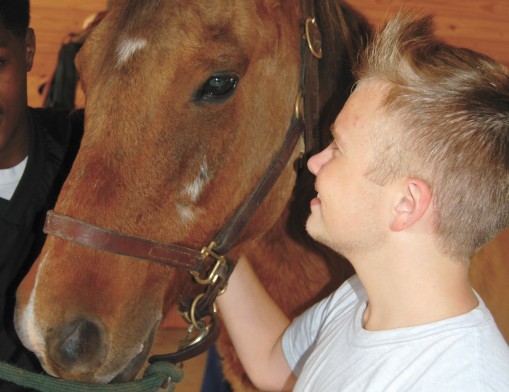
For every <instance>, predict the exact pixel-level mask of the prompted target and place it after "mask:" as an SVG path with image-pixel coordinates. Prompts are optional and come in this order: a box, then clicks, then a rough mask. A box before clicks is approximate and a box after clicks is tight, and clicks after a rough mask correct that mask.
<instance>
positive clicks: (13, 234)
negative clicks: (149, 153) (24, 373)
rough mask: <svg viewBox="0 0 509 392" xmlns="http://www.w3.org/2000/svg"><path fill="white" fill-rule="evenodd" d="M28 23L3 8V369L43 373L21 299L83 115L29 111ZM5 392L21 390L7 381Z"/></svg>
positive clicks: (18, 10) (15, 1)
mask: <svg viewBox="0 0 509 392" xmlns="http://www.w3.org/2000/svg"><path fill="white" fill-rule="evenodd" d="M29 20H30V3H29V0H3V1H2V2H0V361H2V362H8V363H11V364H13V365H15V366H18V367H21V368H24V369H27V370H33V371H40V369H41V368H40V367H39V364H38V361H37V359H36V358H35V357H34V356H33V355H32V354H31V353H30V352H29V351H28V350H26V349H25V348H24V347H23V346H22V344H21V342H20V341H19V339H18V337H17V335H16V332H15V330H14V324H13V311H14V305H15V291H16V288H17V286H18V284H19V282H20V281H21V279H22V278H23V276H24V274H25V273H26V272H27V271H28V269H29V267H30V265H31V264H32V263H33V261H34V260H35V258H36V256H37V254H38V253H39V251H40V249H41V246H42V243H43V242H44V238H45V236H44V234H43V232H42V227H43V223H44V219H45V215H46V211H47V210H48V209H50V208H52V206H53V205H54V203H55V201H56V198H57V195H58V193H59V191H60V188H61V186H62V183H63V182H64V180H65V178H66V176H67V174H68V172H69V170H70V167H71V165H72V162H73V160H74V157H75V155H76V153H77V151H78V148H79V143H80V140H81V136H82V133H83V112H82V111H72V112H70V111H64V110H54V109H33V108H29V107H28V102H27V72H28V71H30V69H31V67H32V62H33V59H34V54H35V34H34V31H33V29H31V28H29ZM0 390H1V391H2V392H8V391H18V390H21V389H20V388H19V387H17V386H16V385H14V384H11V383H7V382H3V381H1V380H0Z"/></svg>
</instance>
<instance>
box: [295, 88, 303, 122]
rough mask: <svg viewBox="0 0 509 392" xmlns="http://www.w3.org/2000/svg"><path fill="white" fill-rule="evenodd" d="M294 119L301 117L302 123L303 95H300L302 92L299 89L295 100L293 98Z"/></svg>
mask: <svg viewBox="0 0 509 392" xmlns="http://www.w3.org/2000/svg"><path fill="white" fill-rule="evenodd" d="M294 116H295V118H296V119H297V120H298V119H300V118H301V117H302V120H303V121H304V120H305V119H304V95H303V94H302V90H301V89H299V92H298V93H297V98H295V113H294Z"/></svg>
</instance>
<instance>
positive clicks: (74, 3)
mask: <svg viewBox="0 0 509 392" xmlns="http://www.w3.org/2000/svg"><path fill="white" fill-rule="evenodd" d="M106 3H107V0H87V1H80V0H64V1H62V0H32V1H31V26H32V27H33V29H34V30H35V34H36V54H35V60H34V66H33V68H32V71H30V73H29V74H28V102H29V104H30V105H31V106H34V107H38V106H41V104H42V99H41V96H40V95H39V93H38V88H39V86H40V85H41V84H42V83H44V82H45V81H46V80H47V79H48V78H49V77H50V76H51V74H52V73H53V71H54V69H55V66H56V63H57V56H58V50H59V49H60V45H61V43H62V40H63V39H64V38H65V36H66V35H67V34H69V33H70V32H78V31H81V30H82V25H83V22H84V21H85V19H86V18H87V17H89V16H90V15H93V14H94V13H96V12H99V11H102V10H103V9H105V8H106Z"/></svg>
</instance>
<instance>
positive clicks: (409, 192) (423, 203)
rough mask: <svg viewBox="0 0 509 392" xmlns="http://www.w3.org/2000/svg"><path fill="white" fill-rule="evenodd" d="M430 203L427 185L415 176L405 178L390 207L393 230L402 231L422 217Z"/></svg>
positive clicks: (429, 192) (429, 190)
mask: <svg viewBox="0 0 509 392" xmlns="http://www.w3.org/2000/svg"><path fill="white" fill-rule="evenodd" d="M430 203H431V189H430V187H429V185H428V184H427V183H426V182H425V181H423V180H420V179H417V178H407V179H406V180H405V181H404V182H403V183H402V184H401V186H400V188H399V191H398V193H397V195H396V197H395V198H394V204H393V207H392V214H393V219H392V222H391V225H390V228H391V230H393V231H402V230H405V229H407V228H409V227H410V226H412V225H413V224H414V223H415V222H417V221H418V220H419V219H421V218H422V216H423V215H424V213H425V212H426V210H427V209H428V207H429V205H430Z"/></svg>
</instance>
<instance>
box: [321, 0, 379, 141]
mask: <svg viewBox="0 0 509 392" xmlns="http://www.w3.org/2000/svg"><path fill="white" fill-rule="evenodd" d="M316 18H317V21H318V26H319V27H320V30H321V33H322V41H323V42H322V47H323V59H322V60H321V61H320V62H319V64H320V65H319V80H320V86H319V88H320V106H321V113H320V124H319V128H320V129H321V130H322V139H325V140H322V142H324V143H323V144H321V148H323V147H325V145H326V144H327V143H328V142H329V141H330V134H329V127H330V125H331V124H332V122H333V121H334V119H335V117H336V116H337V114H338V112H339V110H340V109H341V108H342V107H343V105H344V103H345V101H346V99H347V98H348V95H349V93H350V91H351V89H352V87H353V84H354V77H353V75H352V69H353V66H354V64H355V62H356V61H357V57H358V52H359V50H360V49H361V48H362V47H363V46H364V45H365V44H366V42H367V41H368V39H369V37H370V36H371V28H370V26H369V24H368V21H367V20H366V18H365V17H364V16H363V15H361V14H360V13H359V12H357V11H356V10H354V9H353V8H352V7H350V6H349V5H347V4H345V3H344V2H343V1H339V0H321V1H316Z"/></svg>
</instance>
